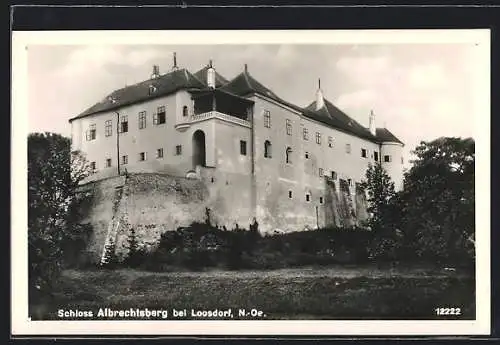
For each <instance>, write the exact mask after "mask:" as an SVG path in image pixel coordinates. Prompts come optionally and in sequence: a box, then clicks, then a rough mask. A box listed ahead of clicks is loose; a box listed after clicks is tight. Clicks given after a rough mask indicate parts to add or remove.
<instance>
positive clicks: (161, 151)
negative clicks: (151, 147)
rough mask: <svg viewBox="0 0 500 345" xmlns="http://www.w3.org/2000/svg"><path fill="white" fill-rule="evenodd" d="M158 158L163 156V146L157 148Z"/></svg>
mask: <svg viewBox="0 0 500 345" xmlns="http://www.w3.org/2000/svg"><path fill="white" fill-rule="evenodd" d="M156 158H163V148H161V149H157V150H156Z"/></svg>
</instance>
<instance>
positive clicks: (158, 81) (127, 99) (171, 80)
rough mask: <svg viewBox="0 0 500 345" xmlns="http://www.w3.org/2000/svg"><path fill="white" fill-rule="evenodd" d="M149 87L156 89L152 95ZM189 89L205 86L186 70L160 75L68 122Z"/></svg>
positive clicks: (128, 88)
mask: <svg viewBox="0 0 500 345" xmlns="http://www.w3.org/2000/svg"><path fill="white" fill-rule="evenodd" d="M150 85H152V86H154V87H155V88H156V90H155V91H154V92H152V93H151V92H150ZM191 88H194V89H201V88H205V85H204V84H203V83H202V82H201V81H200V80H198V78H196V77H195V76H193V75H192V74H191V73H190V72H189V71H188V70H186V69H178V70H175V71H172V72H170V73H167V74H164V75H161V76H159V77H158V78H155V79H149V80H146V81H143V82H140V83H137V84H134V85H130V86H126V87H124V88H122V89H119V90H116V91H114V92H112V93H111V94H110V95H108V96H107V97H106V98H104V99H103V100H102V101H101V102H99V103H96V104H94V105H93V106H92V107H90V108H88V109H87V110H85V111H84V112H83V113H81V114H79V115H78V116H76V117H74V118H72V119H70V120H69V121H70V122H71V121H72V120H75V119H78V118H82V117H85V116H88V115H91V114H95V113H99V112H103V111H108V110H112V109H116V108H119V107H122V106H124V105H130V104H134V103H138V102H142V101H145V100H148V99H152V98H157V97H161V96H165V95H168V94H171V93H173V92H175V91H177V90H180V89H191ZM112 99H114V100H115V102H113V101H112Z"/></svg>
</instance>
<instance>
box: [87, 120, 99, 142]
mask: <svg viewBox="0 0 500 345" xmlns="http://www.w3.org/2000/svg"><path fill="white" fill-rule="evenodd" d="M96 134H97V130H96V125H95V124H92V125H90V126H89V130H88V131H87V141H90V140H95V138H96Z"/></svg>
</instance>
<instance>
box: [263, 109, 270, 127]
mask: <svg viewBox="0 0 500 345" xmlns="http://www.w3.org/2000/svg"><path fill="white" fill-rule="evenodd" d="M264 127H266V128H271V112H270V111H269V110H265V111H264Z"/></svg>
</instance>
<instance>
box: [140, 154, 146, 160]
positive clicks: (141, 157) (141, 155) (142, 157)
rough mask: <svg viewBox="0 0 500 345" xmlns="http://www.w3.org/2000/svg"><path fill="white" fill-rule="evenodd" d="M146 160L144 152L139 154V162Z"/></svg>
mask: <svg viewBox="0 0 500 345" xmlns="http://www.w3.org/2000/svg"><path fill="white" fill-rule="evenodd" d="M145 160H146V152H140V153H139V161H141V162H143V161H145Z"/></svg>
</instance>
